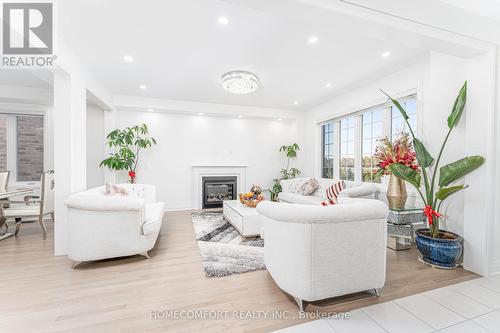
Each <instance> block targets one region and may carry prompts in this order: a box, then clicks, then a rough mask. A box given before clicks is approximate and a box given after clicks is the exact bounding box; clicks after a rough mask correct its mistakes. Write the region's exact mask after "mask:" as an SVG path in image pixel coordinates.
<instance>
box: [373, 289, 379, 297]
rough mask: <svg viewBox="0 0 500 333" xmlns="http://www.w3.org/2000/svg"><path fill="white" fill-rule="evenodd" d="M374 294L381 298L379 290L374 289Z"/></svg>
mask: <svg viewBox="0 0 500 333" xmlns="http://www.w3.org/2000/svg"><path fill="white" fill-rule="evenodd" d="M373 293H374V294H375V296H377V297H380V291H379V290H378V289H377V288H374V289H373Z"/></svg>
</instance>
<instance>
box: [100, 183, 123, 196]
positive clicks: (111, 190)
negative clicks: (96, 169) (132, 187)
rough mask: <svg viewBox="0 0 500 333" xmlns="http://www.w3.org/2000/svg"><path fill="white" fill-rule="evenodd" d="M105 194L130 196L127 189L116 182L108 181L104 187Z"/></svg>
mask: <svg viewBox="0 0 500 333" xmlns="http://www.w3.org/2000/svg"><path fill="white" fill-rule="evenodd" d="M104 195H121V196H123V197H128V192H127V189H126V188H124V187H121V186H118V185H115V184H109V183H106V187H105V189H104Z"/></svg>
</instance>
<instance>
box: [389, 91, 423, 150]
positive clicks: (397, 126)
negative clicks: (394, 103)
mask: <svg viewBox="0 0 500 333" xmlns="http://www.w3.org/2000/svg"><path fill="white" fill-rule="evenodd" d="M400 103H401V106H403V108H404V109H405V110H406V114H407V115H408V117H409V119H408V122H409V123H410V125H411V128H413V129H415V128H416V126H417V101H416V99H415V98H411V99H406V100H404V101H401V102H400ZM401 132H408V125H406V122H405V120H404V119H403V116H402V115H401V112H399V110H398V109H397V108H396V107H391V139H392V140H393V141H394V139H395V138H397V137H398V136H399V135H400V134H401Z"/></svg>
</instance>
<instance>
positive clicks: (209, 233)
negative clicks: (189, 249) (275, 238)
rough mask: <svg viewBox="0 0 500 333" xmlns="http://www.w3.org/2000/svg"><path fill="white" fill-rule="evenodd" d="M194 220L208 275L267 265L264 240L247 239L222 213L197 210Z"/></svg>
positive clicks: (256, 268) (254, 268) (193, 216)
mask: <svg viewBox="0 0 500 333" xmlns="http://www.w3.org/2000/svg"><path fill="white" fill-rule="evenodd" d="M192 220H193V226H194V232H195V234H196V240H197V242H198V248H199V249H200V255H201V261H202V265H203V269H204V270H205V274H206V276H207V277H220V276H227V275H232V274H240V273H246V272H251V271H256V270H260V269H265V268H266V266H265V265H264V240H262V239H261V238H260V237H255V238H247V239H244V238H243V237H242V236H241V235H240V234H239V233H238V231H237V230H236V229H235V228H234V227H233V226H232V225H231V224H230V223H229V222H228V221H227V220H226V219H225V218H224V216H223V215H222V212H219V211H217V212H195V213H192Z"/></svg>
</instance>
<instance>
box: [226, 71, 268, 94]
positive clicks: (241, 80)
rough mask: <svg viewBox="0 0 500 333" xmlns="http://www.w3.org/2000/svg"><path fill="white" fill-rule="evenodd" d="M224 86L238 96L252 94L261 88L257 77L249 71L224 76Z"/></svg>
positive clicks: (232, 72) (229, 73)
mask: <svg viewBox="0 0 500 333" xmlns="http://www.w3.org/2000/svg"><path fill="white" fill-rule="evenodd" d="M221 80H222V86H223V87H224V89H226V90H227V91H229V92H230V93H233V94H237V95H244V94H250V93H253V92H254V91H256V90H257V89H258V88H259V78H258V77H257V75H255V74H254V73H251V72H247V71H231V72H227V73H226V74H224V75H222V77H221Z"/></svg>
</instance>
